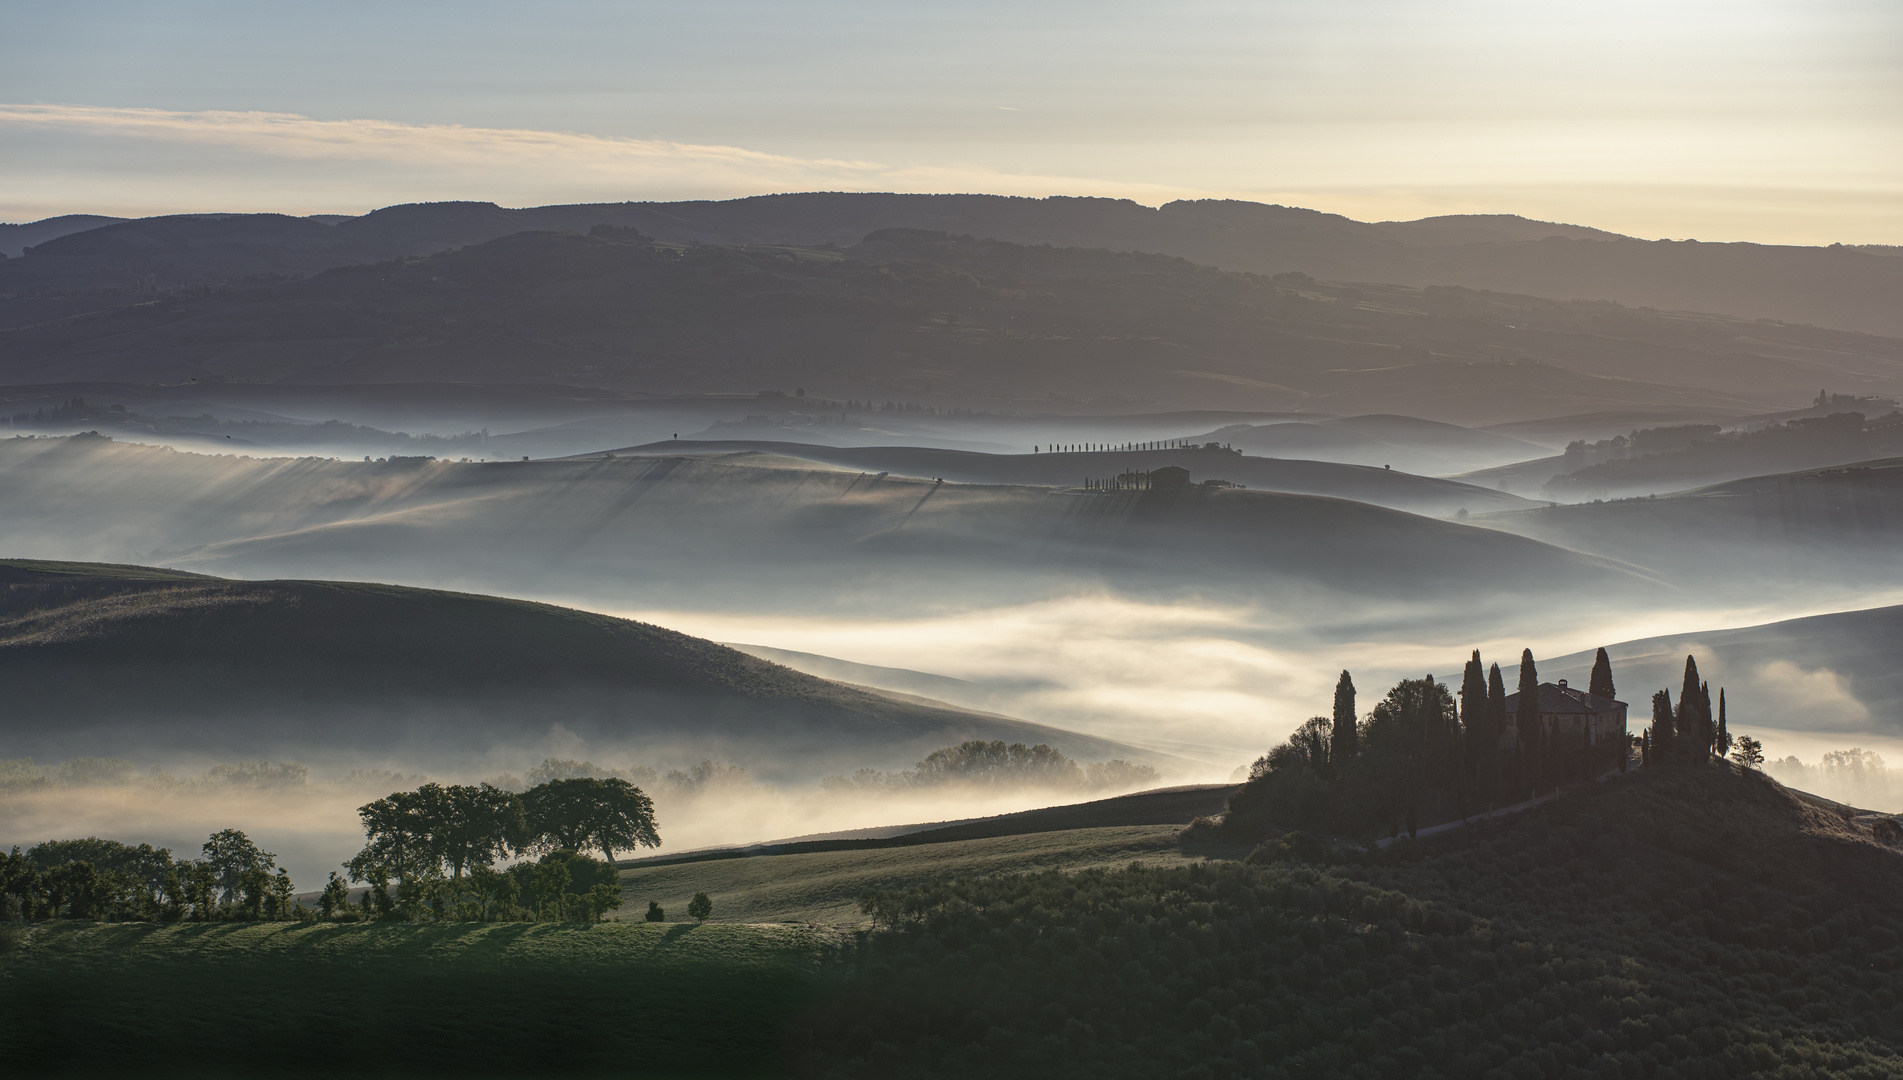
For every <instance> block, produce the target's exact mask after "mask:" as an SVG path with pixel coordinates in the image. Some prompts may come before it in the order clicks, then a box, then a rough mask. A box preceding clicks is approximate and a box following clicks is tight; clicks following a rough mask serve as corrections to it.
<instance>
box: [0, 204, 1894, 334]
mask: <svg viewBox="0 0 1903 1080" xmlns="http://www.w3.org/2000/svg"><path fill="white" fill-rule="evenodd" d="M597 225H608V226H616V227H621V228H635V229H639V230H640V231H642V232H644V233H647V234H648V235H651V236H655V237H658V238H660V239H663V240H669V241H679V242H690V243H708V244H722V245H744V244H793V245H802V246H804V245H822V244H828V243H830V244H834V245H838V246H845V245H849V244H852V243H854V242H856V241H857V240H858V239H859V238H860V237H861V236H864V235H865V234H866V233H868V232H871V231H873V230H876V229H884V228H895V227H897V228H914V229H931V230H940V231H946V232H954V233H966V234H970V235H973V236H978V237H985V238H994V239H1000V240H1009V241H1014V242H1017V243H1030V244H1054V245H1057V246H1073V247H1089V248H1107V249H1112V250H1118V251H1147V252H1157V253H1162V254H1167V255H1175V256H1179V257H1182V258H1187V259H1192V260H1194V261H1196V262H1199V263H1205V264H1208V265H1212V266H1220V267H1223V268H1224V269H1229V270H1242V271H1250V272H1255V273H1269V274H1273V273H1284V272H1289V271H1303V272H1306V273H1309V274H1312V275H1314V276H1316V277H1321V278H1327V279H1332V280H1351V281H1384V282H1394V283H1398V284H1403V285H1411V286H1416V287H1419V286H1425V285H1461V286H1466V287H1469V288H1481V289H1504V290H1511V291H1513V292H1516V293H1531V294H1533V295H1536V296H1545V297H1550V298H1555V299H1562V300H1563V299H1572V298H1575V297H1584V298H1589V299H1605V300H1615V301H1619V302H1622V303H1627V304H1634V305H1646V306H1650V307H1655V308H1666V309H1688V310H1694V311H1715V312H1724V313H1728V314H1732V315H1742V316H1747V317H1767V318H1774V319H1782V320H1786V321H1792V322H1805V323H1815V324H1818V325H1823V326H1838V327H1845V328H1849V329H1857V330H1865V331H1871V332H1875V333H1884V334H1899V333H1903V322H1899V321H1898V317H1897V314H1896V312H1897V310H1898V306H1897V301H1898V298H1899V295H1903V260H1900V259H1897V258H1894V257H1890V256H1886V255H1884V254H1881V253H1879V252H1875V251H1865V250H1858V249H1856V248H1855V247H1841V246H1837V247H1829V248H1823V247H1789V246H1777V245H1764V244H1709V243H1707V244H1701V243H1696V242H1691V241H1687V242H1682V243H1674V242H1671V241H1646V240H1639V239H1635V238H1633V237H1627V236H1619V235H1616V234H1613V233H1608V232H1604V231H1602V230H1599V229H1593V228H1587V227H1582V226H1577V225H1564V224H1558V223H1554V222H1545V221H1531V220H1528V219H1525V218H1520V217H1514V216H1511V215H1503V214H1496V215H1451V216H1446V217H1436V218H1425V219H1422V220H1419V221H1389V222H1360V221H1354V220H1352V219H1350V218H1346V217H1342V216H1341V215H1338V214H1328V213H1321V212H1317V211H1314V210H1305V209H1301V208H1299V207H1288V206H1271V205H1265V204H1261V203H1251V202H1241V201H1235V200H1190V201H1181V202H1173V203H1168V204H1166V205H1164V206H1161V207H1156V208H1152V207H1147V206H1142V205H1140V204H1137V203H1134V202H1131V201H1129V200H1121V199H1100V198H1064V197H1056V198H1048V199H1026V198H1009V197H1003V196H995V195H896V194H881V193H843V192H809V193H801V194H790V195H772V196H762V197H758V198H749V199H733V200H726V201H699V202H680V203H618V204H614V203H611V204H598V205H575V206H543V207H531V208H523V209H505V208H502V207H498V206H496V205H494V204H492V203H472V202H452V203H421V204H411V205H402V206H391V207H386V208H384V209H382V210H378V211H376V212H374V213H370V214H366V215H363V216H362V217H357V218H349V219H344V220H332V219H321V218H320V219H313V218H292V217H286V216H284V215H277V214H211V215H184V216H179V217H169V218H147V219H142V220H138V221H128V222H123V223H118V224H112V225H108V226H107V227H104V228H98V229H93V230H91V231H90V232H82V233H79V234H78V235H74V236H67V237H60V238H59V239H55V240H52V241H49V242H46V243H44V244H43V245H42V247H41V248H40V249H39V250H36V251H34V252H32V253H31V254H30V256H29V257H28V258H26V259H21V260H17V265H14V266H9V267H4V268H0V282H4V283H5V284H7V285H9V286H11V289H10V290H9V291H16V292H31V291H39V292H45V293H48V294H51V293H56V292H59V291H71V290H73V289H76V288H77V289H94V290H97V289H112V290H124V291H131V290H132V289H133V288H134V287H135V283H137V282H144V283H146V285H147V286H148V287H161V288H164V287H170V288H176V287H181V286H187V287H188V286H191V285H200V284H208V283H216V282H229V281H234V280H241V279H243V278H245V277H247V276H254V275H258V274H307V273H311V272H313V271H316V270H321V269H324V268H327V267H332V266H341V265H347V264H350V263H359V262H374V261H378V260H382V259H389V258H393V257H398V256H405V255H416V254H425V253H428V252H433V251H439V250H442V249H444V248H450V247H461V246H464V245H468V244H476V243H482V242H484V241H487V240H493V239H495V238H496V237H499V236H504V235H507V234H509V233H513V232H521V231H524V230H537V229H541V230H567V231H575V232H586V231H588V230H589V229H590V228H592V227H594V226H597Z"/></svg>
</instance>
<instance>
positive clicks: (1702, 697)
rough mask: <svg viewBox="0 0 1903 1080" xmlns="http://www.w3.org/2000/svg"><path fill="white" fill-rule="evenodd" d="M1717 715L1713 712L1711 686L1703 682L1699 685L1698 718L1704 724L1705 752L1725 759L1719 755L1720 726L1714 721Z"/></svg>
mask: <svg viewBox="0 0 1903 1080" xmlns="http://www.w3.org/2000/svg"><path fill="white" fill-rule="evenodd" d="M1716 715H1717V714H1716V713H1714V712H1712V711H1711V684H1710V683H1708V682H1701V683H1699V684H1698V716H1699V719H1700V720H1702V721H1703V722H1704V736H1705V752H1706V753H1707V754H1717V756H1719V757H1723V756H1724V755H1723V754H1720V753H1718V725H1717V723H1716V722H1715V721H1714V720H1713V719H1712V718H1713V717H1714V716H1716Z"/></svg>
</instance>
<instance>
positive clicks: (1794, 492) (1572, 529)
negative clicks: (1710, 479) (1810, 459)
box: [1474, 458, 1903, 598]
mask: <svg viewBox="0 0 1903 1080" xmlns="http://www.w3.org/2000/svg"><path fill="white" fill-rule="evenodd" d="M1474 521H1475V524H1477V525H1481V526H1483V527H1486V528H1492V529H1502V530H1505V531H1509V532H1513V533H1515V534H1517V535H1521V536H1527V537H1532V538H1535V539H1542V540H1545V541H1546V542H1548V543H1553V544H1559V545H1562V546H1565V547H1567V548H1570V549H1572V550H1574V551H1581V552H1589V553H1591V554H1594V555H1599V556H1603V557H1605V558H1609V559H1621V560H1624V559H1632V560H1637V561H1638V562H1639V564H1640V565H1643V566H1646V567H1648V568H1650V569H1652V570H1653V571H1655V572H1657V573H1658V574H1660V575H1661V576H1662V577H1664V578H1665V579H1666V580H1670V581H1673V582H1676V583H1679V584H1685V585H1691V584H1696V585H1698V586H1699V587H1700V588H1706V589H1722V590H1726V591H1729V592H1731V593H1733V594H1734V595H1737V596H1739V597H1740V598H1745V597H1749V596H1752V595H1754V594H1756V595H1760V596H1766V595H1776V594H1778V593H1779V592H1781V591H1783V590H1787V589H1790V588H1793V587H1797V586H1800V585H1801V584H1802V583H1811V584H1818V585H1824V584H1830V585H1834V586H1836V587H1847V588H1863V589H1868V590H1873V591H1874V590H1883V589H1887V588H1889V587H1890V586H1891V584H1892V583H1893V582H1895V581H1897V580H1898V576H1897V575H1898V572H1899V571H1900V570H1903V532H1900V530H1903V458H1888V459H1882V460H1877V461H1867V462H1858V463H1854V464H1850V465H1845V466H1835V467H1831V468H1825V469H1813V470H1806V471H1801V472H1790V473H1778V474H1774V475H1770V476H1757V477H1750V478H1746V479H1742V480H1734V481H1729V482H1726V483H1723V484H1714V485H1711V486H1709V487H1703V488H1694V489H1692V490H1689V491H1681V492H1677V493H1674V494H1671V495H1665V496H1657V497H1650V496H1648V497H1644V498H1634V499H1619V500H1614V501H1610V502H1590V503H1581V504H1574V505H1558V506H1546V507H1542V508H1540V509H1537V510H1524V511H1506V512H1503V513H1499V514H1489V515H1486V516H1484V517H1477V518H1475V519H1474Z"/></svg>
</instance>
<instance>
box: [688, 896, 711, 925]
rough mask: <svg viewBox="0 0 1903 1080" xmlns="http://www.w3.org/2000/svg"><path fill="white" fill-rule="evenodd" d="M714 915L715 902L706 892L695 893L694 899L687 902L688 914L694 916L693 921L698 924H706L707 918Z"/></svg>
mask: <svg viewBox="0 0 1903 1080" xmlns="http://www.w3.org/2000/svg"><path fill="white" fill-rule="evenodd" d="M713 913H714V902H713V900H712V899H711V898H709V897H708V895H707V894H706V893H704V892H697V893H695V894H694V898H693V899H692V900H689V901H688V902H687V914H688V915H690V916H692V917H693V920H694V921H695V922H697V923H704V922H706V921H707V916H709V915H712V914H713Z"/></svg>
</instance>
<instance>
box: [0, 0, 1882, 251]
mask: <svg viewBox="0 0 1903 1080" xmlns="http://www.w3.org/2000/svg"><path fill="white" fill-rule="evenodd" d="M0 25H4V26H5V27H6V32H5V33H4V34H3V35H0V221H26V220H32V219H36V218H40V217H46V216H50V215H53V214H61V213H75V212H93V213H110V214H121V215H142V214H158V213H175V212H185V211H211V210H231V211H241V210H242V211H264V210H270V211H282V212H287V213H360V212H363V211H365V210H369V209H373V208H375V207H378V206H383V205H388V204H390V203H397V202H417V201H425V200H435V199H483V200H491V201H495V202H499V203H502V204H503V205H513V206H521V205H539V204H546V203H560V202H595V201H621V200H624V199H637V200H639V199H682V198H727V197H733V196H738V195H751V194H762V193H768V192H777V191H804V190H885V191H983V192H996V193H1001V194H1023V195H1048V194H1088V195H1110V196H1118V197H1127V198H1132V199H1136V200H1137V201H1140V202H1144V203H1149V204H1156V203H1160V202H1164V201H1167V200H1169V199H1173V198H1184V197H1192V198H1193V197H1205V196H1220V197H1233V198H1244V199H1256V200H1261V201H1267V202H1280V203H1287V204H1292V205H1300V206H1310V207H1314V208H1316V209H1321V210H1328V211H1334V212H1338V213H1344V214H1348V215H1350V216H1353V217H1358V218H1363V219H1371V220H1379V219H1393V218H1411V217H1419V216H1423V215H1427V214H1437V213H1474V212H1481V213H1520V214H1525V215H1527V216H1529V217H1537V218H1543V219H1548V220H1559V221H1566V222H1573V223H1578V224H1587V225H1594V226H1598V227H1600V228H1607V229H1613V230H1616V231H1620V232H1627V233H1631V234H1634V235H1639V236H1647V237H1673V238H1684V237H1697V238H1700V239H1706V240H1756V241H1765V242H1784V243H1830V242H1834V241H1841V242H1845V243H1892V244H1896V243H1903V3H1898V2H1897V0H1807V2H1801V3H1800V2H1783V0H1775V2H1774V0H1725V2H1703V0H1699V2H1691V0H1650V2H1633V0H1597V2H1593V3H1576V2H1539V0H1513V2H1505V0H1332V2H1325V3H1300V2H1286V0H1259V2H1255V3H1231V2H1219V0H1183V2H1175V3H1169V4H1135V3H1118V2H1114V0H1092V2H1090V3H1082V2H1047V3H1040V2H1036V0H1014V2H1011V3H992V2H969V0H961V2H942V3H938V4H933V5H926V4H899V3H871V2H855V0H823V2H811V0H774V2H764V3H755V2H733V0H727V2H722V0H709V2H701V3H694V4H684V3H679V2H675V3H669V4H658V3H641V2H628V3H589V2H574V0H568V2H542V3H536V4H523V3H511V4H498V3H484V2H472V0H463V2H459V3H454V4H447V3H444V4H438V3H404V2H401V0H385V2H382V3H377V4H367V3H357V2H352V0H327V2H325V3H321V4H318V3H305V4H298V3H257V2H255V0H251V2H243V3H212V2H183V3H153V2H149V0H148V2H142V3H86V2H74V3H60V4H43V3H25V2H21V0H0Z"/></svg>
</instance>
